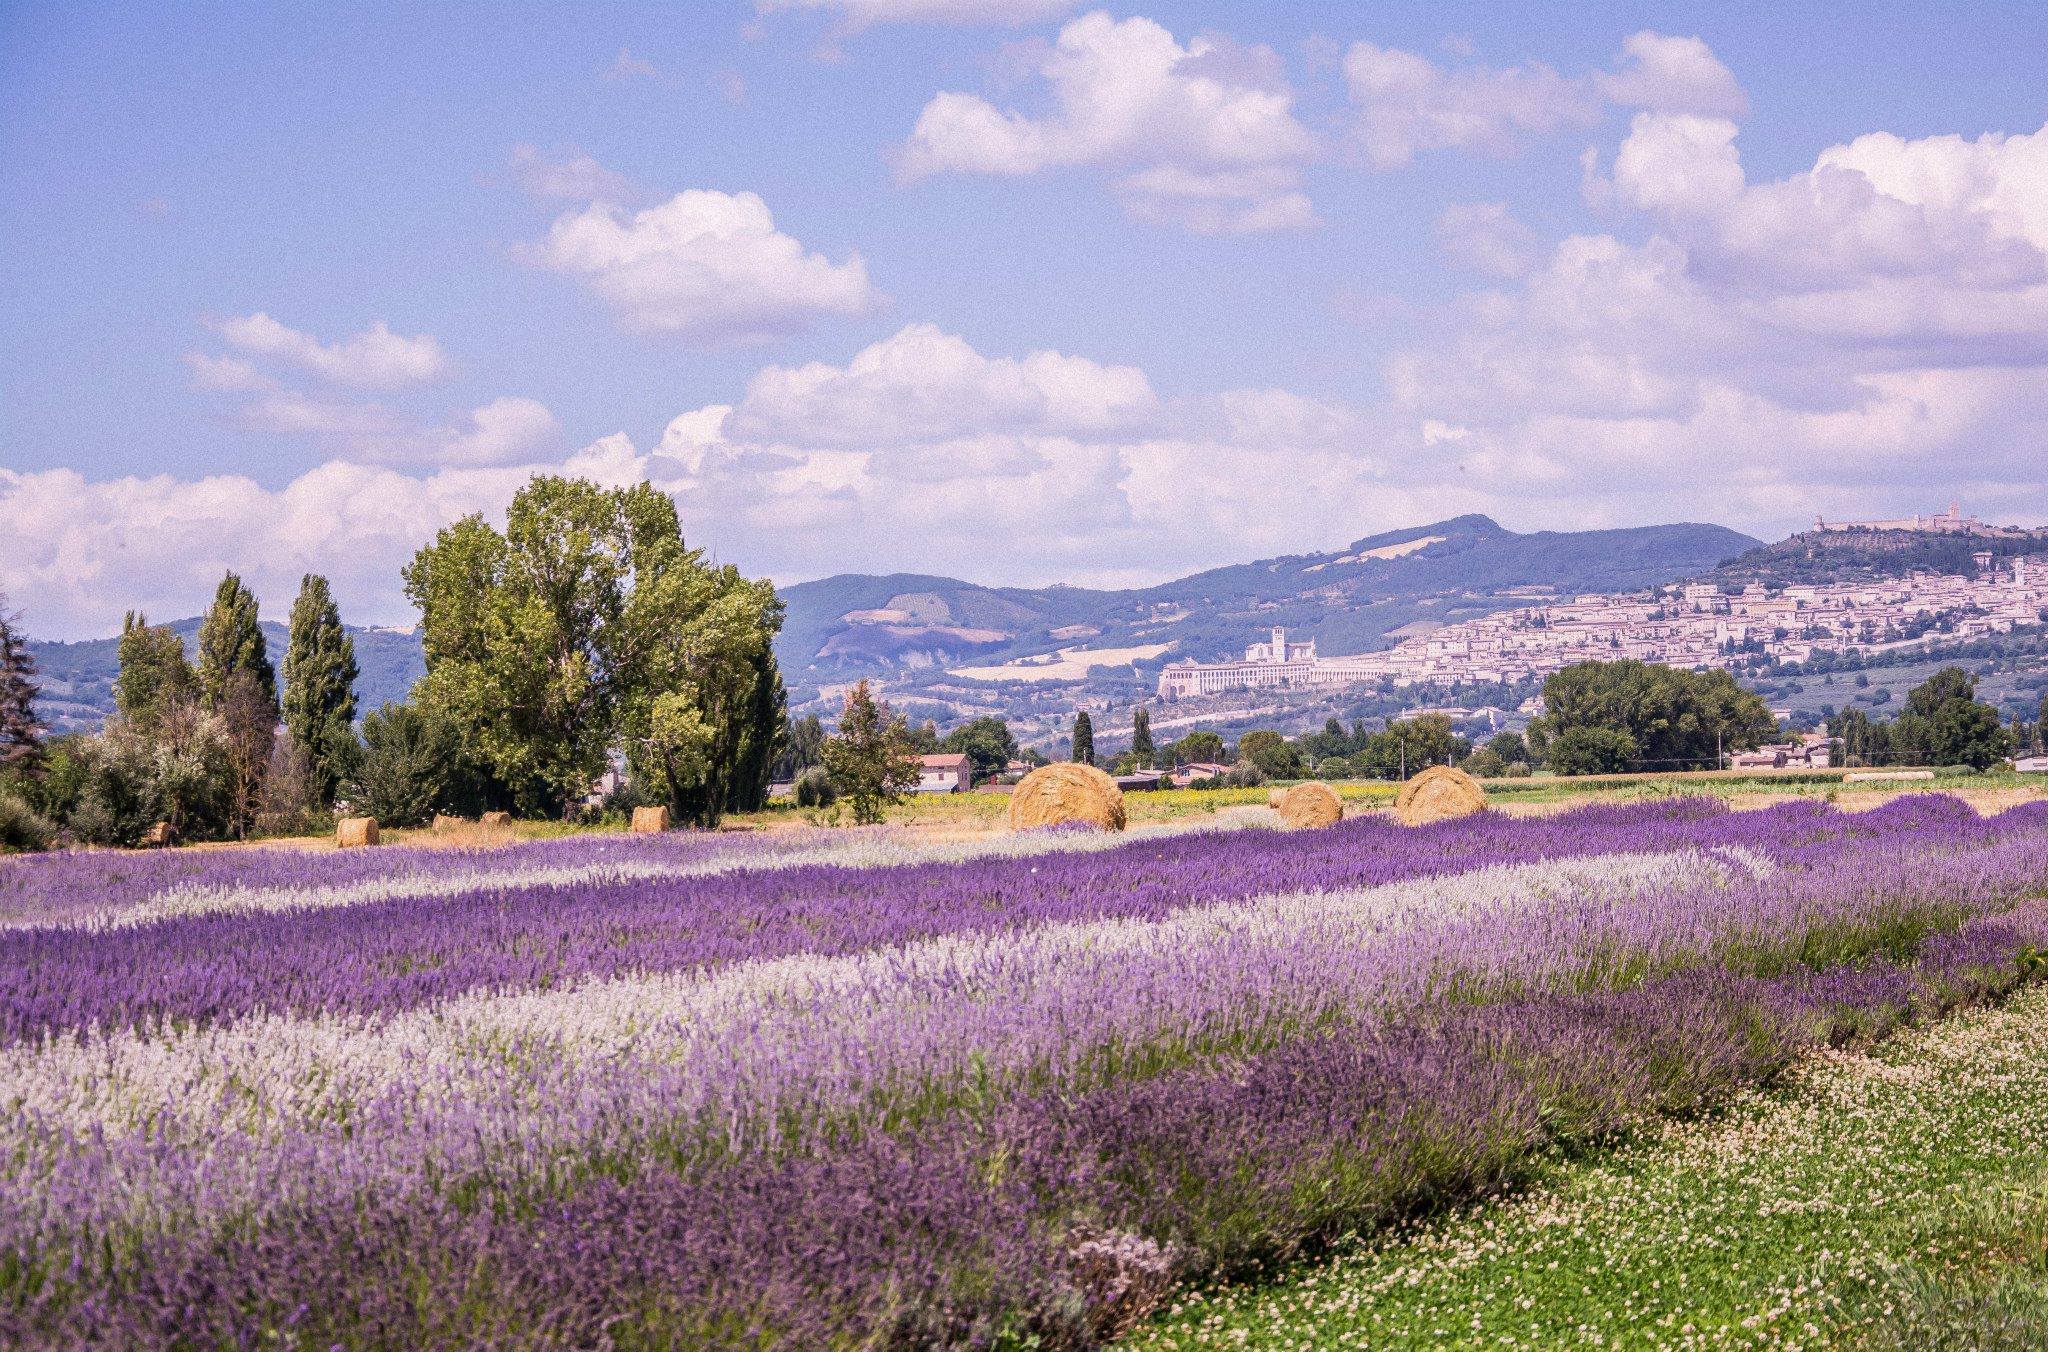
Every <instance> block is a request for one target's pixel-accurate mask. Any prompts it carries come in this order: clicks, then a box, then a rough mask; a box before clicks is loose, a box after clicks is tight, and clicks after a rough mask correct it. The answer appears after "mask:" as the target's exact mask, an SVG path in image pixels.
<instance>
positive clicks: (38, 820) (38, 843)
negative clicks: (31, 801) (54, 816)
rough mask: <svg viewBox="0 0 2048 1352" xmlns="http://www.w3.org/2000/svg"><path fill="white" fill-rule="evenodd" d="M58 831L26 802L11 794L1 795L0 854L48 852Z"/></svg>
mask: <svg viewBox="0 0 2048 1352" xmlns="http://www.w3.org/2000/svg"><path fill="white" fill-rule="evenodd" d="M56 834H57V833H56V829H55V828H54V827H52V826H51V825H50V823H49V821H48V820H47V819H46V818H45V817H44V816H43V815H42V814H41V813H40V812H37V811H36V810H35V809H34V808H32V807H30V806H29V805H28V803H27V802H26V801H24V800H23V799H20V798H17V797H16V796H15V795H13V794H11V793H7V794H0V854H12V853H14V852H16V851H22V850H47V849H49V848H50V841H51V840H52V839H54V838H55V836H56Z"/></svg>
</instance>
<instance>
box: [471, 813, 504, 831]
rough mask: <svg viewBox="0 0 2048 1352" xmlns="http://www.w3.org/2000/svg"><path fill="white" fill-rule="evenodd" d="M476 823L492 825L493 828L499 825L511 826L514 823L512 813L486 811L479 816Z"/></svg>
mask: <svg viewBox="0 0 2048 1352" xmlns="http://www.w3.org/2000/svg"><path fill="white" fill-rule="evenodd" d="M476 824H477V825H478V826H487V827H490V828H492V829H493V830H495V829H497V828H499V827H509V826H511V825H512V814H511V813H509V812H486V813H485V814H484V815H483V816H481V817H479V818H477V823H476Z"/></svg>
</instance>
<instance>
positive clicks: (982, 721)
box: [939, 717, 1017, 779]
mask: <svg viewBox="0 0 2048 1352" xmlns="http://www.w3.org/2000/svg"><path fill="white" fill-rule="evenodd" d="M939 749H940V750H942V751H954V752H962V753H965V755H966V756H967V759H968V760H970V761H972V762H973V763H974V777H975V778H976V779H988V778H990V777H992V776H995V775H999V774H1001V773H1002V772H1003V767H1005V766H1007V765H1008V764H1009V763H1010V762H1011V761H1013V760H1015V759H1016V758H1017V738H1016V736H1015V734H1013V733H1012V732H1011V731H1010V725H1009V724H1008V723H1005V722H1004V721H1003V720H1002V719H1000V718H993V717H983V718H977V719H975V720H974V721H973V722H971V723H962V724H961V725H960V726H959V727H957V728H954V729H953V730H952V731H951V732H949V733H947V734H946V740H945V741H943V742H941V743H939Z"/></svg>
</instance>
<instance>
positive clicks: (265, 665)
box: [199, 573, 277, 710]
mask: <svg viewBox="0 0 2048 1352" xmlns="http://www.w3.org/2000/svg"><path fill="white" fill-rule="evenodd" d="M238 673H246V674H247V675H248V676H249V677H250V679H251V680H252V681H254V683H255V687H256V690H257V692H258V693H259V694H260V695H261V696H262V697H263V698H264V699H265V700H267V701H269V703H270V705H271V707H272V709H273V710H274V709H275V708H276V706H277V672H276V671H275V670H274V669H273V668H272V667H271V665H270V653H269V651H268V650H267V649H266V648H265V647H264V645H263V627H262V625H260V624H259V623H258V622H257V615H256V594H255V593H254V592H252V591H250V590H249V589H248V588H247V587H245V586H243V585H242V579H240V578H239V577H236V576H235V575H234V574H233V573H229V574H227V576H225V577H223V578H222V579H221V580H220V586H219V587H218V588H216V589H215V590H214V593H213V607H212V608H211V609H210V610H208V611H207V612H206V619H205V621H204V622H202V623H201V624H200V626H199V693H200V694H201V695H202V696H203V697H204V698H205V700H206V707H207V708H209V709H219V708H220V707H221V706H222V704H223V703H225V702H226V700H227V698H228V693H229V690H230V688H231V687H232V686H233V684H234V678H235V676H236V675H237V674H238Z"/></svg>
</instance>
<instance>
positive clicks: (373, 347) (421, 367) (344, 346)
mask: <svg viewBox="0 0 2048 1352" xmlns="http://www.w3.org/2000/svg"><path fill="white" fill-rule="evenodd" d="M214 327H215V329H217V330H218V331H219V333H220V335H221V337H222V338H223V339H225V340H226V341H227V343H228V344H229V346H231V347H234V348H236V349H238V350H240V351H243V352H248V353H253V354H254V355H256V356H259V357H269V358H271V359H273V360H275V361H279V362H283V363H285V364H288V365H291V366H296V367H298V368H300V369H301V370H305V371H309V372H311V373H312V374H314V375H316V376H318V377H320V378H321V379H322V380H326V381H329V382H331V383H333V384H336V385H359V386H365V387H369V388H393V387H397V386H401V385H417V384H421V383H423V382H426V381H430V380H438V379H439V378H440V377H442V376H444V375H446V374H447V373H448V370H449V361H448V354H447V353H446V352H444V351H442V349H441V344H440V342H439V341H438V340H436V339H435V338H434V337H433V335H431V334H425V333H423V334H420V335H419V336H418V337H416V338H406V337H402V336H400V335H398V334H395V333H393V332H392V331H391V328H390V326H389V325H387V324H385V323H384V322H383V321H382V320H379V321H378V322H377V323H376V324H375V325H374V326H372V327H371V328H370V329H368V330H366V331H365V332H363V333H358V334H355V335H354V336H352V337H349V338H344V339H342V340H341V341H340V342H335V343H322V342H321V341H320V340H319V339H317V338H315V337H314V336H313V335H312V334H310V333H306V332H304V331H302V330H299V329H294V328H291V327H289V326H287V325H285V324H282V323H280V322H278V321H277V320H275V319H272V318H271V317H270V316H269V315H268V314H265V313H263V312H262V311H260V310H259V311H258V312H257V313H255V314H252V315H241V316H237V317H234V318H230V319H223V320H220V321H219V322H217V323H216V324H215V325H214Z"/></svg>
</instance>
